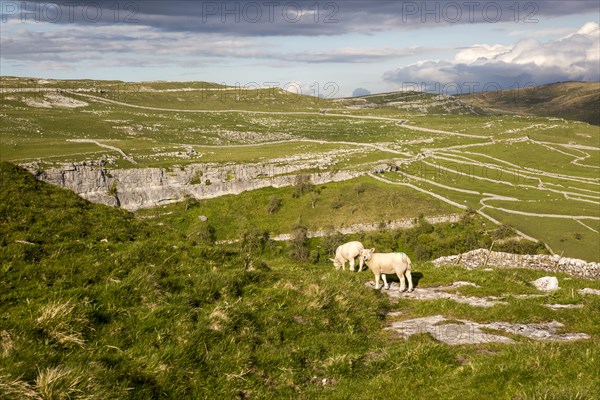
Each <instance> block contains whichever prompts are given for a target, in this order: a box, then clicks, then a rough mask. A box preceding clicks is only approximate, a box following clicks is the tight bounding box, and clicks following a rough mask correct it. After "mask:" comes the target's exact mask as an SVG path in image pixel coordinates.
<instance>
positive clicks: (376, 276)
mask: <svg viewBox="0 0 600 400" xmlns="http://www.w3.org/2000/svg"><path fill="white" fill-rule="evenodd" d="M374 275H375V289H377V290H379V288H380V287H381V286H379V276H380V274H378V273H377V272H374Z"/></svg>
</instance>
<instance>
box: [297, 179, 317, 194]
mask: <svg viewBox="0 0 600 400" xmlns="http://www.w3.org/2000/svg"><path fill="white" fill-rule="evenodd" d="M314 188H315V185H314V184H313V183H312V179H311V177H310V175H306V174H300V175H296V178H295V179H294V194H293V196H294V197H300V196H302V195H303V194H305V193H308V192H312V191H313V190H314Z"/></svg>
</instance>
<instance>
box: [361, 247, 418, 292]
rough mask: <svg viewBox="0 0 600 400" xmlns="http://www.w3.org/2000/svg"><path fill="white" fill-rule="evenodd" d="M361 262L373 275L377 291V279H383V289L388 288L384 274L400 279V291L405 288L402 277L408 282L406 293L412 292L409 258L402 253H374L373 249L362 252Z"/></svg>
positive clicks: (378, 286)
mask: <svg viewBox="0 0 600 400" xmlns="http://www.w3.org/2000/svg"><path fill="white" fill-rule="evenodd" d="M362 258H363V260H364V261H365V262H366V263H367V266H368V267H369V268H370V269H371V271H373V274H374V275H375V289H379V288H380V287H381V286H380V285H379V278H380V277H382V278H383V284H384V288H385V289H386V290H387V289H389V288H390V285H388V282H387V278H386V274H393V273H396V275H398V279H400V291H401V292H403V291H404V289H405V288H406V286H405V284H404V277H405V276H406V279H407V280H408V291H409V292H412V291H413V282H412V276H411V274H410V264H411V261H410V258H408V256H407V255H406V254H404V253H375V249H369V250H364V251H363V257H362Z"/></svg>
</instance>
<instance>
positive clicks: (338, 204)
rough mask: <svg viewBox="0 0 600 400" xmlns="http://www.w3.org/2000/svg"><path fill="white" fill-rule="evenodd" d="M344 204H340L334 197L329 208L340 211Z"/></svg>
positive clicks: (339, 200)
mask: <svg viewBox="0 0 600 400" xmlns="http://www.w3.org/2000/svg"><path fill="white" fill-rule="evenodd" d="M343 205H344V204H343V203H342V199H341V198H339V197H336V198H335V199H333V201H332V202H331V208H333V209H334V210H337V209H340V208H342V206H343Z"/></svg>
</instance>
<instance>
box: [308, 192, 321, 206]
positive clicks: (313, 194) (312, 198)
mask: <svg viewBox="0 0 600 400" xmlns="http://www.w3.org/2000/svg"><path fill="white" fill-rule="evenodd" d="M318 200H319V193H317V192H314V191H313V192H311V193H310V207H311V208H315V206H316V205H317V201H318Z"/></svg>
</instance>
